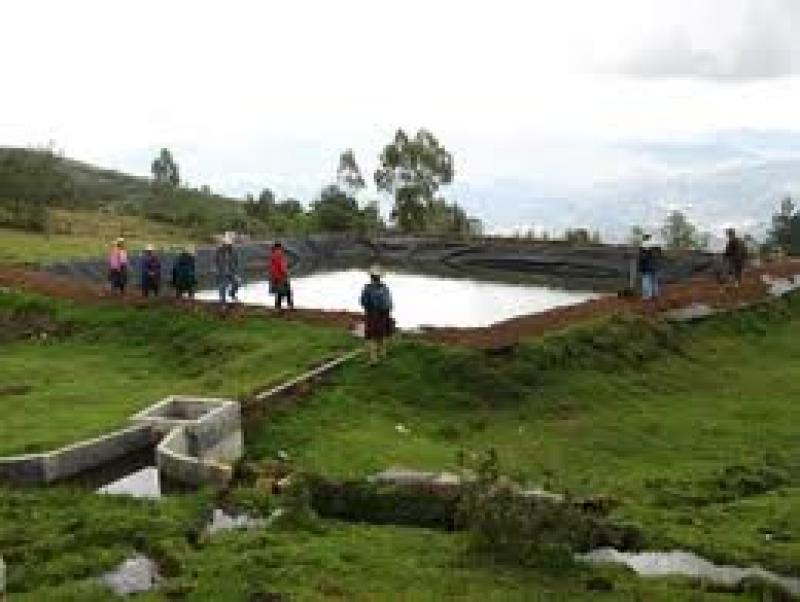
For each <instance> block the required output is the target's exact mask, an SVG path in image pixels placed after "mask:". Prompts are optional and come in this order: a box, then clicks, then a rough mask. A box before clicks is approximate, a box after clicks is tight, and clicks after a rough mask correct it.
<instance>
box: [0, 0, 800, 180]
mask: <svg viewBox="0 0 800 602" xmlns="http://www.w3.org/2000/svg"><path fill="white" fill-rule="evenodd" d="M0 56H2V79H1V80H0V81H2V84H1V85H0V145H30V144H46V143H47V142H48V141H50V140H52V141H54V142H55V144H56V147H57V148H59V149H62V150H63V151H64V152H65V153H66V154H68V155H71V156H75V157H78V158H82V159H86V160H90V161H95V162H98V163H101V164H103V165H108V166H113V167H118V168H122V169H125V170H128V171H133V172H138V173H146V172H147V170H148V166H149V160H150V158H151V157H152V155H153V154H154V152H155V151H156V150H157V149H158V148H159V147H161V146H168V147H170V148H172V149H173V150H174V152H175V154H176V156H177V159H178V161H179V163H180V164H181V166H182V167H183V170H184V172H185V174H186V175H187V177H188V178H189V180H190V181H191V182H192V183H194V184H197V185H199V184H203V183H209V184H211V185H212V187H213V188H215V189H216V190H219V191H223V192H229V193H236V194H241V193H243V191H245V190H247V189H250V188H252V189H254V190H255V189H258V188H259V187H260V186H262V185H270V186H272V187H274V188H275V189H276V190H277V191H278V192H279V194H298V195H307V194H310V192H309V191H313V190H315V189H317V188H318V187H319V185H321V184H322V183H323V182H324V181H325V180H326V179H329V178H330V175H329V174H332V173H333V171H334V169H335V164H336V158H337V154H338V152H339V151H340V150H342V149H344V148H347V147H353V148H354V149H355V151H356V156H357V158H359V159H360V161H361V163H362V164H363V165H362V166H363V167H364V170H365V171H371V170H372V168H374V162H375V156H376V155H377V154H378V152H379V151H380V148H381V146H382V145H383V144H384V143H385V142H387V141H388V139H389V138H390V137H391V135H392V133H393V131H394V130H395V129H396V128H397V127H399V126H402V127H405V128H408V129H416V128H418V127H426V128H428V129H430V130H432V131H433V132H434V133H435V134H437V135H438V136H439V137H440V139H441V140H442V141H443V142H444V143H445V145H446V146H447V147H448V148H449V149H450V150H451V151H452V152H453V153H454V155H455V157H456V167H457V170H458V174H457V177H459V178H460V179H462V180H466V181H475V182H481V181H488V180H490V179H492V178H510V179H525V178H538V179H540V180H543V181H548V182H560V181H564V182H566V181H571V180H578V181H585V182H591V181H594V180H598V179H599V180H603V179H608V180H613V179H617V178H621V177H627V176H628V175H630V174H631V173H634V174H635V173H636V172H639V171H642V170H645V171H646V170H647V169H649V167H651V166H648V164H647V161H646V160H645V159H643V158H641V157H632V156H631V155H630V153H628V152H627V151H625V150H619V149H620V148H621V147H617V148H618V150H617V151H612V150H610V151H609V152H604V153H597V152H596V147H595V146H594V145H595V144H611V143H616V142H618V141H635V140H650V141H653V140H681V139H684V138H686V137H688V136H692V135H696V134H700V133H704V132H712V131H716V130H726V129H740V128H754V129H778V130H800V78H798V77H797V75H798V71H799V70H800V2H798V1H795V0H602V1H599V0H551V1H540V0H527V1H521V2H513V1H508V0H493V1H491V2H470V1H469V0H460V1H445V0H437V1H432V0H406V1H405V2H383V1H381V0H364V1H358V0H339V1H336V2H331V1H330V0H319V1H308V0H306V1H304V0H291V1H289V2H263V1H253V2H246V1H242V0H227V1H225V2H203V1H198V0H194V1H179V0H171V1H170V2H164V1H163V0H161V1H151V0H135V1H133V0H130V1H129V0H114V1H113V2H110V1H108V0H72V1H70V2H63V1H59V0H52V1H44V0H25V1H24V2H23V1H19V2H14V1H9V2H4V3H2V5H0ZM652 168H653V169H657V168H658V166H652Z"/></svg>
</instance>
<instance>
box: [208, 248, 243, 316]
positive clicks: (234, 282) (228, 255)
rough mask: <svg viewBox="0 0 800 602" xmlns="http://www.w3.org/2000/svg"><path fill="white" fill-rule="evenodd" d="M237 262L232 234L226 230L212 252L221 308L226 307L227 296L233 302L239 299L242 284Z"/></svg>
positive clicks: (238, 262)
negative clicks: (218, 244) (219, 243)
mask: <svg viewBox="0 0 800 602" xmlns="http://www.w3.org/2000/svg"><path fill="white" fill-rule="evenodd" d="M239 264H240V260H239V254H238V253H237V252H236V249H235V248H234V247H233V234H232V233H230V232H226V233H225V236H224V237H223V239H222V244H221V245H220V246H219V247H217V250H216V252H215V253H214V267H215V269H216V274H217V287H218V289H219V302H220V305H221V306H222V307H223V308H226V307H227V303H228V298H230V300H231V301H233V302H234V303H236V302H238V300H239V299H238V297H237V294H238V292H239V287H240V286H241V284H242V279H241V277H240V276H239Z"/></svg>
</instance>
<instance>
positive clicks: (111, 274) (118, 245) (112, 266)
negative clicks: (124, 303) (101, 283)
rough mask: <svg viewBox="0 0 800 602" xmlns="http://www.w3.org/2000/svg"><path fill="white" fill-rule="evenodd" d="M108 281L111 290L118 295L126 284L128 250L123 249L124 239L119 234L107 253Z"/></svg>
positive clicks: (123, 290) (123, 291) (122, 292)
mask: <svg viewBox="0 0 800 602" xmlns="http://www.w3.org/2000/svg"><path fill="white" fill-rule="evenodd" d="M108 281H109V283H110V284H111V290H113V291H116V292H118V293H119V294H120V295H122V294H124V293H125V287H126V286H127V284H128V252H127V251H126V250H125V239H124V238H122V237H121V236H120V237H119V238H118V239H117V240H116V241H115V242H114V246H113V247H111V251H109V253H108Z"/></svg>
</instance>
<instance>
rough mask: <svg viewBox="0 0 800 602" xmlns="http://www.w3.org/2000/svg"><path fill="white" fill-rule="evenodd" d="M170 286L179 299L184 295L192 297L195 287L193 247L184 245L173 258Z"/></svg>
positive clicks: (195, 271)
mask: <svg viewBox="0 0 800 602" xmlns="http://www.w3.org/2000/svg"><path fill="white" fill-rule="evenodd" d="M172 286H173V288H174V289H175V297H176V298H178V299H180V298H181V297H183V296H184V295H186V296H188V297H189V298H190V299H194V291H195V289H196V288H197V270H196V268H195V259H194V248H192V247H186V248H185V249H184V250H183V251H181V252H180V253H179V254H178V256H177V257H176V258H175V263H173V264H172Z"/></svg>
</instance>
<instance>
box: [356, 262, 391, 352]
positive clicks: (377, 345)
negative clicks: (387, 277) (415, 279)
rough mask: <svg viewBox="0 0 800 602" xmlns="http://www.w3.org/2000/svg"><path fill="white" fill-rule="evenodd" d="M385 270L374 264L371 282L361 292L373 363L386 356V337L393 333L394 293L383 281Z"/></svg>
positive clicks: (365, 331) (370, 271)
mask: <svg viewBox="0 0 800 602" xmlns="http://www.w3.org/2000/svg"><path fill="white" fill-rule="evenodd" d="M382 278H383V271H382V270H381V268H380V266H377V265H374V266H372V267H371V268H370V270H369V282H368V283H367V284H366V285H365V286H364V290H363V291H362V292H361V307H363V308H364V338H365V339H366V340H367V348H368V350H369V361H370V363H371V364H375V363H377V362H378V360H379V359H380V358H383V357H386V337H388V336H389V335H391V334H392V330H393V325H394V320H392V316H391V314H392V309H393V306H392V294H391V293H390V292H389V287H388V286H386V284H385V283H384V282H383V279H382Z"/></svg>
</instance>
